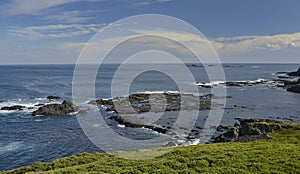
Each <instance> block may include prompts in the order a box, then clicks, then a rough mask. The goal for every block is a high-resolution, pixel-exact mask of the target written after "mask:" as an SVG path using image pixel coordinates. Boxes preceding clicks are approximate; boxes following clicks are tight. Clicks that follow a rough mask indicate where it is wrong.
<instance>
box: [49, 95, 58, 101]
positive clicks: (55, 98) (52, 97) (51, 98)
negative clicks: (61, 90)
mask: <svg viewBox="0 0 300 174" xmlns="http://www.w3.org/2000/svg"><path fill="white" fill-rule="evenodd" d="M47 99H49V100H57V99H60V97H59V96H54V95H49V96H47Z"/></svg>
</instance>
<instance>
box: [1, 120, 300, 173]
mask: <svg viewBox="0 0 300 174" xmlns="http://www.w3.org/2000/svg"><path fill="white" fill-rule="evenodd" d="M291 124H292V125H293V126H292V128H289V129H282V130H279V131H277V132H273V133H270V134H268V136H270V137H271V138H272V140H261V141H254V142H248V143H238V142H231V143H216V144H203V145H197V146H188V147H177V148H175V149H174V150H172V151H171V152H169V153H167V154H165V155H163V156H160V157H157V158H154V159H149V160H138V161H137V160H127V159H122V158H117V157H115V156H112V155H107V154H100V153H96V154H87V153H84V154H81V155H78V156H72V157H70V158H61V159H58V160H55V161H53V162H52V163H40V162H39V163H35V164H34V165H32V166H28V167H23V168H19V169H15V170H12V171H8V172H7V173H24V172H30V171H38V172H40V171H48V172H45V173H76V172H78V173H168V174H169V173H300V124H299V123H291ZM131 153H132V152H131Z"/></svg>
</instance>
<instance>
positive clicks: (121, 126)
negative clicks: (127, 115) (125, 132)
mask: <svg viewBox="0 0 300 174" xmlns="http://www.w3.org/2000/svg"><path fill="white" fill-rule="evenodd" d="M117 126H118V127H120V128H124V127H126V126H125V125H123V124H118V125H117Z"/></svg>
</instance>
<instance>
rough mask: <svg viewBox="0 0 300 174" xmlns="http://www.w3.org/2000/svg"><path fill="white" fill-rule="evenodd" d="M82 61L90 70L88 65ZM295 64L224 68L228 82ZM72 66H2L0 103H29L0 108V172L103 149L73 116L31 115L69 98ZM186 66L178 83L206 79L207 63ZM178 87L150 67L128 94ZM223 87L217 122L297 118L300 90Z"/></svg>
mask: <svg viewBox="0 0 300 174" xmlns="http://www.w3.org/2000/svg"><path fill="white" fill-rule="evenodd" d="M86 66H87V67H86V73H87V74H88V73H90V72H89V68H88V66H89V65H86ZM137 66H139V65H132V68H128V69H127V70H126V71H125V72H123V73H125V75H126V73H128V76H131V75H132V71H133V72H134V69H135V67H137ZM161 66H162V65H161ZM299 66H300V65H298V64H230V65H227V66H224V67H223V69H224V72H225V76H226V80H227V81H243V80H257V79H268V80H273V79H276V78H277V77H276V72H288V71H296V70H297V69H298V68H299ZM74 67H75V66H74V65H2V66H0V107H3V106H12V105H24V106H26V107H27V108H26V109H24V110H22V111H4V110H0V171H1V170H8V169H13V168H16V167H20V166H24V165H31V164H33V163H35V162H37V161H43V162H50V161H52V160H55V159H57V158H61V157H64V156H71V155H76V154H78V153H81V152H91V153H93V152H97V151H102V149H100V148H98V147H97V146H95V145H94V144H93V143H92V142H91V141H90V140H89V138H88V137H87V136H86V135H85V134H84V132H83V130H82V129H81V127H80V125H79V123H78V121H77V116H76V115H66V116H52V117H48V116H43V117H33V116H31V113H32V111H34V110H35V109H37V106H34V105H36V104H40V103H43V104H48V103H60V102H62V101H63V100H72V79H73V72H74ZM117 68H118V65H114V64H111V65H102V66H101V71H100V70H99V71H98V75H97V78H96V81H95V87H96V88H95V89H96V90H95V93H96V98H110V97H112V96H111V83H112V79H113V78H118V77H114V73H115V71H116V69H117ZM188 68H189V70H190V71H191V72H192V74H193V75H194V77H195V81H190V80H188V79H186V78H185V76H181V77H180V76H178V77H179V79H180V78H181V79H180V82H181V83H184V84H185V85H186V86H190V87H195V86H193V85H195V83H196V82H209V79H208V76H207V74H206V70H205V67H203V66H188ZM211 68H213V66H211ZM216 68H217V67H216ZM178 73H179V74H180V72H178ZM86 80H88V79H86ZM118 80H119V81H118V83H116V84H115V85H117V86H119V87H122V85H124V86H126V84H123V83H122V80H123V79H118ZM78 83H82V87H83V88H84V84H85V82H84V81H83V82H78ZM124 83H126V82H124ZM197 88H198V89H199V92H200V93H204V94H206V93H210V90H211V89H209V88H201V87H197ZM186 89H188V88H186ZM178 90H179V89H178V86H177V84H176V81H174V80H172V78H171V77H170V76H168V75H166V74H163V73H160V72H158V71H152V70H149V71H146V72H144V73H142V74H140V75H138V76H137V77H135V78H134V80H133V81H132V83H131V85H130V88H129V92H130V93H135V92H145V91H178ZM226 90H227V96H231V97H230V98H228V99H227V103H226V106H225V107H224V108H223V109H224V116H223V118H222V121H221V124H223V125H230V124H233V123H235V122H236V120H235V119H234V118H237V117H239V118H268V119H277V120H294V121H300V107H299V104H300V94H297V93H291V92H287V91H286V90H285V89H283V88H280V87H276V86H266V85H253V86H240V87H226ZM184 92H189V91H184ZM48 95H56V96H60V97H61V99H60V100H56V101H49V100H47V99H46V97H47V96H48ZM123 95H127V94H126V93H124V94H123ZM202 114H204V115H205V114H207V111H203V112H202ZM78 116H79V115H78ZM199 121H201V119H199ZM202 121H203V120H202ZM111 125H112V126H113V127H114V129H115V130H116V131H118V132H119V133H120V132H125V134H126V136H127V137H130V138H134V137H136V138H141V136H145V137H151V134H152V133H151V132H150V131H149V130H145V129H133V128H124V127H123V126H120V125H118V124H111ZM137 135H138V136H137ZM107 144H109V142H107Z"/></svg>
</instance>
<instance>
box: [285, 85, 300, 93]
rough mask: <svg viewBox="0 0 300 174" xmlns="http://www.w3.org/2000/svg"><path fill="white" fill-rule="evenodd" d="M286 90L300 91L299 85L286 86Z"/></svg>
mask: <svg viewBox="0 0 300 174" xmlns="http://www.w3.org/2000/svg"><path fill="white" fill-rule="evenodd" d="M287 91H289V92H295V93H300V85H297V86H292V87H290V88H288V89H287Z"/></svg>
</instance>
